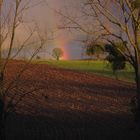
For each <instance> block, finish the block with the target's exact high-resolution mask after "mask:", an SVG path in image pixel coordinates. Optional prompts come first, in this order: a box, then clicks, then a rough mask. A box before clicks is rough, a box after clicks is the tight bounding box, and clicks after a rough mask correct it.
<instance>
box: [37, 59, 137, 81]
mask: <svg viewBox="0 0 140 140" xmlns="http://www.w3.org/2000/svg"><path fill="white" fill-rule="evenodd" d="M39 64H49V65H52V66H55V67H59V68H64V69H71V70H76V71H82V72H88V73H93V74H98V75H102V76H107V77H111V78H117V79H118V80H123V81H128V82H135V76H134V70H133V67H132V66H131V65H129V64H127V65H126V68H125V69H124V70H120V71H117V72H116V74H114V73H113V71H112V69H111V65H110V64H109V63H108V62H107V61H95V60H94V61H88V60H67V61H65V60H60V61H55V60H49V61H45V60H44V61H39Z"/></svg>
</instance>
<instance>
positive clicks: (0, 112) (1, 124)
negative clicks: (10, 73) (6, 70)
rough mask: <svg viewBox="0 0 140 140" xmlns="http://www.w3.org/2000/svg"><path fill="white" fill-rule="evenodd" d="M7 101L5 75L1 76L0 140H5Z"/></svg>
mask: <svg viewBox="0 0 140 140" xmlns="http://www.w3.org/2000/svg"><path fill="white" fill-rule="evenodd" d="M4 109H5V100H4V91H3V73H1V74H0V140H5V117H4V116H5V110H4Z"/></svg>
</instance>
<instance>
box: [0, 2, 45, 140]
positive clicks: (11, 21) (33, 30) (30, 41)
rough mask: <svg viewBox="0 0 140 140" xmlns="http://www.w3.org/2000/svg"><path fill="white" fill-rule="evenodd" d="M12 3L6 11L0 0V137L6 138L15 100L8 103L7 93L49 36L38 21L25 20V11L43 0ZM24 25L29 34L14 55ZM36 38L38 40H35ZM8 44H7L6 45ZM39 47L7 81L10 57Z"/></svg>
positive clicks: (14, 85) (3, 3)
mask: <svg viewBox="0 0 140 140" xmlns="http://www.w3.org/2000/svg"><path fill="white" fill-rule="evenodd" d="M10 2H11V5H8V6H9V7H8V8H9V10H8V11H6V12H5V11H4V10H5V9H4V5H5V0H0V139H1V140H3V139H4V122H5V116H6V114H7V113H6V112H7V111H9V110H12V109H13V106H12V109H11V102H12V101H13V99H14V97H15V96H13V97H12V98H11V99H10V101H9V103H7V104H6V95H7V93H8V92H9V90H11V89H12V88H13V87H16V86H17V83H18V80H19V79H20V77H21V75H22V73H23V72H24V71H25V70H26V69H27V68H28V67H29V64H30V62H31V61H32V59H33V58H34V57H35V56H36V54H37V53H38V52H39V51H40V49H41V48H42V47H43V46H44V44H46V41H47V38H46V36H44V35H43V34H42V33H41V30H40V28H39V26H38V25H37V24H36V23H31V26H32V27H31V26H29V25H28V24H26V23H25V22H24V13H25V12H26V11H27V10H29V9H31V8H32V7H34V6H37V5H38V4H40V2H42V1H37V2H32V0H26V1H24V0H14V1H10ZM22 25H24V27H25V26H27V28H28V34H27V35H25V37H24V39H23V40H22V41H21V42H20V43H19V44H18V45H19V46H18V50H17V51H16V53H15V54H14V55H13V54H12V51H13V50H14V48H15V40H16V39H17V34H16V33H17V31H18V28H20V26H22ZM35 40H36V41H35ZM5 44H6V45H5ZM34 44H36V45H37V47H36V48H35V49H34V52H33V53H32V54H31V55H30V58H29V59H28V61H27V62H26V63H24V66H23V67H22V68H21V70H20V71H19V72H18V73H17V75H16V76H15V78H14V79H12V80H11V81H6V74H5V73H6V69H7V65H8V63H9V60H10V59H13V58H16V56H18V54H19V53H20V52H21V51H22V50H23V49H24V48H25V47H29V46H31V45H32V46H33V45H34ZM3 49H6V51H7V53H6V55H4V56H3ZM35 90H39V89H36V88H35V89H33V90H32V91H28V92H26V93H23V94H22V95H21V96H20V98H19V100H18V101H17V102H16V103H14V105H17V104H18V103H19V101H21V100H22V98H23V97H24V96H25V95H26V94H27V93H30V92H33V91H35Z"/></svg>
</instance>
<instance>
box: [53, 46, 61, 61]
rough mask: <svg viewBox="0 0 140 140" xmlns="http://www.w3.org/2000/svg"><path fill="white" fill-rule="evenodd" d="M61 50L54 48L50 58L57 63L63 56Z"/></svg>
mask: <svg viewBox="0 0 140 140" xmlns="http://www.w3.org/2000/svg"><path fill="white" fill-rule="evenodd" d="M63 54H64V53H63V50H62V49H61V48H54V49H53V51H52V56H53V57H54V58H55V59H56V60H57V61H59V59H60V57H62V56H63Z"/></svg>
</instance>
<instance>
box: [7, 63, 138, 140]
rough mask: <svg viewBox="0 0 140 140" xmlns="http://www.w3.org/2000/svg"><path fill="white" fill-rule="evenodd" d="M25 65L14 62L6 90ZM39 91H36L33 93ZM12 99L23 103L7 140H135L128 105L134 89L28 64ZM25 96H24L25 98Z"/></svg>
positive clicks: (10, 117) (14, 114)
mask: <svg viewBox="0 0 140 140" xmlns="http://www.w3.org/2000/svg"><path fill="white" fill-rule="evenodd" d="M23 65H24V63H23V62H18V61H17V62H16V61H14V62H10V63H9V65H8V68H7V72H6V75H7V78H6V81H7V86H8V84H9V81H11V80H12V79H13V78H14V77H15V75H17V74H18V72H19V70H21V69H22V67H23ZM34 89H35V91H34V92H31V93H30V91H33V90H34ZM9 91H10V92H8V93H7V100H11V98H12V97H13V100H12V102H13V103H16V102H17V101H18V100H20V102H18V104H17V105H16V108H15V109H14V110H13V111H12V113H9V115H8V117H7V122H6V139H7V140H31V139H33V140H94V139H95V140H106V139H107V140H129V139H130V140H135V139H139V138H140V134H139V132H140V130H138V129H137V128H133V129H132V128H131V127H133V125H134V123H133V116H132V114H131V112H130V109H129V108H130V107H129V101H130V98H131V97H132V96H134V95H135V85H133V84H130V83H126V82H122V81H117V80H113V79H110V78H106V77H101V76H97V75H93V74H87V73H82V72H76V71H71V70H64V69H58V68H53V67H50V66H48V65H43V64H42V65H35V64H32V65H30V66H28V69H26V70H25V71H24V72H23V74H22V76H21V77H20V78H19V79H18V81H17V83H16V84H15V85H14V87H10V90H9ZM21 97H22V98H21Z"/></svg>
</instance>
